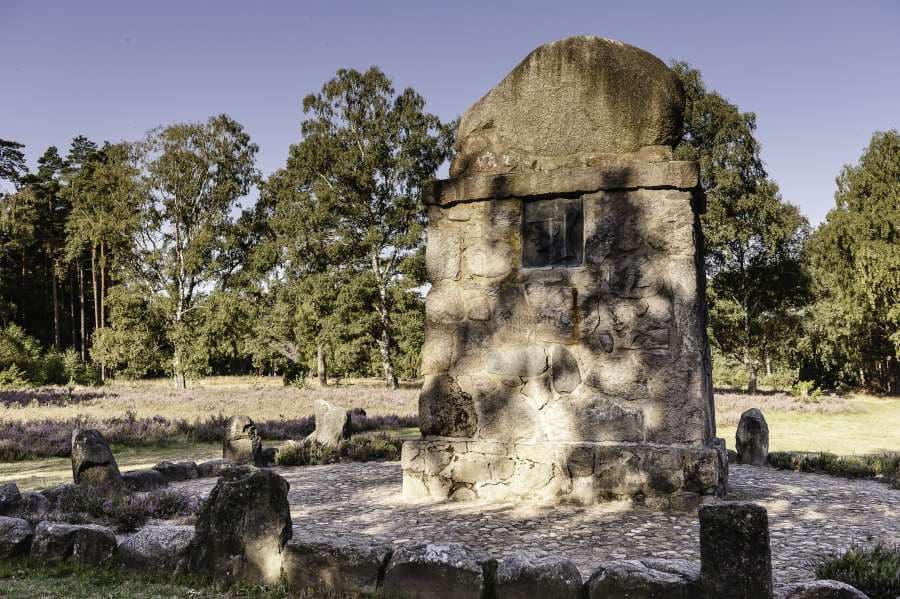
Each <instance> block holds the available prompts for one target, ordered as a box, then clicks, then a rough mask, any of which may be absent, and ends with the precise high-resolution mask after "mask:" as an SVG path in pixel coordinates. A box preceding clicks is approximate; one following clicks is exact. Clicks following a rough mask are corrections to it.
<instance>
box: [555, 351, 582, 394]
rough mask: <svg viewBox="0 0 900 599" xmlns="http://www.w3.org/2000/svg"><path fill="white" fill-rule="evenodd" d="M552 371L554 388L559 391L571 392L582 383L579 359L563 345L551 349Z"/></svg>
mask: <svg viewBox="0 0 900 599" xmlns="http://www.w3.org/2000/svg"><path fill="white" fill-rule="evenodd" d="M550 373H551V378H552V380H553V390H554V391H556V392H557V393H571V392H572V391H574V390H575V387H577V386H578V385H580V384H581V371H580V370H579V369H578V360H576V359H575V356H573V355H572V353H571V352H570V351H569V350H567V349H566V348H565V347H563V346H561V345H557V346H554V348H553V349H552V350H551V351H550Z"/></svg>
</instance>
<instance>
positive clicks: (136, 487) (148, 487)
mask: <svg viewBox="0 0 900 599" xmlns="http://www.w3.org/2000/svg"><path fill="white" fill-rule="evenodd" d="M122 484H123V485H124V486H125V488H126V489H127V490H128V491H129V492H131V493H143V492H146V491H153V490H155V489H160V488H162V487H165V486H166V485H168V484H169V481H168V480H167V479H166V477H165V476H163V474H162V473H161V472H159V471H158V470H153V469H151V470H133V471H131V472H126V473H124V474H123V475H122Z"/></svg>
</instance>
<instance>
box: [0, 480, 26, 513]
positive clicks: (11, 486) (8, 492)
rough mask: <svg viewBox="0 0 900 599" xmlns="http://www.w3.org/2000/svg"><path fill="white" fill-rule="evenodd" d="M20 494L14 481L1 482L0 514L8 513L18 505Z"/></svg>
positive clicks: (20, 499)
mask: <svg viewBox="0 0 900 599" xmlns="http://www.w3.org/2000/svg"><path fill="white" fill-rule="evenodd" d="M20 501H22V494H21V493H19V487H18V485H16V483H3V484H2V485H0V515H4V514H8V513H10V512H12V511H14V510H16V509H17V508H18V507H19V502H20Z"/></svg>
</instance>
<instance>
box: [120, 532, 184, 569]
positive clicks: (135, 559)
mask: <svg viewBox="0 0 900 599" xmlns="http://www.w3.org/2000/svg"><path fill="white" fill-rule="evenodd" d="M193 539H194V527H193V526H145V527H144V528H142V529H140V530H139V531H137V532H136V533H134V534H133V535H131V536H129V537H127V538H125V539H124V540H123V541H122V542H121V543H120V544H119V548H118V550H117V551H116V563H118V564H119V565H121V566H122V567H123V568H126V569H129V570H144V571H146V570H153V571H157V572H173V571H174V570H175V568H176V567H177V565H178V562H179V560H180V559H181V558H182V557H183V556H184V555H185V553H186V552H187V549H188V547H189V546H190V544H191V541H192V540H193Z"/></svg>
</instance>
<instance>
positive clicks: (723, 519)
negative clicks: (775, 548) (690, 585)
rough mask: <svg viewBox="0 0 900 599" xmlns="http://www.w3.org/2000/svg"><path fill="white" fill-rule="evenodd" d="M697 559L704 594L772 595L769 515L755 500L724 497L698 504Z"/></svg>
mask: <svg viewBox="0 0 900 599" xmlns="http://www.w3.org/2000/svg"><path fill="white" fill-rule="evenodd" d="M699 514H700V562H701V580H702V585H703V591H704V592H705V593H706V596H708V597H728V598H734V599H758V598H768V597H771V596H772V588H773V587H772V554H771V549H770V547H769V516H768V514H767V513H766V509H765V508H764V507H762V506H761V505H756V504H755V503H749V502H742V501H727V502H721V503H716V504H706V505H703V506H701V507H700V512H699Z"/></svg>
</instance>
